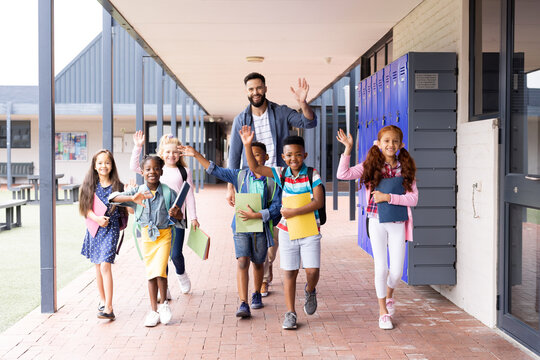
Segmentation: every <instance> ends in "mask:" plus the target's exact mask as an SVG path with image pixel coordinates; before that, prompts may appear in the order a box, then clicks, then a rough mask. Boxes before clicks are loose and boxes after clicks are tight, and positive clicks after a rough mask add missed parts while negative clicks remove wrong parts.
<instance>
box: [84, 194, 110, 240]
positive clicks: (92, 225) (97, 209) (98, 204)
mask: <svg viewBox="0 0 540 360" xmlns="http://www.w3.org/2000/svg"><path fill="white" fill-rule="evenodd" d="M92 211H93V212H94V214H96V215H97V216H103V215H105V213H106V212H107V205H105V204H104V203H103V201H101V200H100V199H99V197H98V196H97V195H96V194H94V203H93V205H92ZM86 228H87V229H88V232H89V233H90V236H92V237H93V238H94V237H96V234H97V231H98V229H99V224H98V223H97V222H95V221H94V220H92V219H90V218H89V217H87V218H86Z"/></svg>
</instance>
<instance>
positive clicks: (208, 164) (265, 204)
mask: <svg viewBox="0 0 540 360" xmlns="http://www.w3.org/2000/svg"><path fill="white" fill-rule="evenodd" d="M252 149H253V154H254V156H255V159H256V160H257V162H258V163H259V164H260V165H264V163H265V161H266V160H268V155H267V153H266V146H265V145H264V144H262V143H259V142H254V143H253V144H252ZM180 154H181V155H183V156H192V157H194V158H195V159H196V160H197V161H198V162H199V163H200V164H201V165H202V166H203V167H204V168H205V169H206V172H207V173H208V174H210V175H213V176H215V177H217V178H218V179H221V180H223V181H226V182H228V183H231V184H233V186H234V187H235V189H236V192H237V195H239V196H238V197H237V206H236V209H237V210H236V214H235V217H234V219H233V222H232V225H231V227H232V229H233V238H234V249H235V253H236V259H237V260H238V268H237V273H236V281H237V286H238V296H239V297H240V302H241V303H240V307H239V308H238V311H237V312H236V316H238V317H241V318H246V317H250V316H251V310H250V307H249V304H248V300H247V296H248V281H249V263H250V260H251V262H252V263H253V285H254V288H255V292H254V293H253V294H252V297H251V307H252V308H253V309H260V308H262V307H263V306H264V305H263V303H262V296H261V285H262V280H263V275H264V267H263V264H264V260H265V259H266V253H267V251H268V247H270V246H273V245H274V240H273V237H272V228H273V223H276V222H278V221H279V218H280V208H281V188H280V187H279V186H277V185H276V183H275V182H274V180H273V179H272V178H267V177H265V176H262V175H260V174H257V173H253V172H252V171H250V170H249V169H246V170H240V169H225V168H222V167H220V166H217V165H216V164H215V163H214V162H212V161H208V160H207V159H206V158H205V157H204V156H202V155H201V154H200V153H199V152H198V151H196V150H195V149H193V148H192V147H191V146H181V147H180ZM253 194H258V195H259V196H258V197H259V198H260V202H258V201H257V200H259V199H253V197H254V196H253ZM255 198H257V196H255ZM256 202H258V203H259V204H260V208H261V209H260V210H259V209H258V208H257V210H258V211H254V205H253V204H255V203H256ZM240 203H244V204H248V205H246V207H245V208H244V209H242V208H241V207H240V208H239V204H240ZM249 204H252V206H249ZM240 221H242V223H240ZM257 223H259V224H257ZM260 223H262V231H260V232H245V231H254V230H253V229H254V228H253V227H252V226H254V227H255V229H257V230H260V229H261V227H260V226H258V225H260ZM246 225H247V226H246ZM255 231H256V230H255Z"/></svg>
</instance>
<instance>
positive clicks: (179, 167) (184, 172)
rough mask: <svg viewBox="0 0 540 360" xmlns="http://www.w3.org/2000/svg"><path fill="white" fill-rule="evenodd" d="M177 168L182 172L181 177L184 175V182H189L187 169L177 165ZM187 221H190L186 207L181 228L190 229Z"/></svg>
mask: <svg viewBox="0 0 540 360" xmlns="http://www.w3.org/2000/svg"><path fill="white" fill-rule="evenodd" d="M176 167H178V170H179V171H180V175H182V180H183V181H186V182H187V170H186V168H185V167H183V166H181V165H176ZM187 219H188V216H187V205H186V207H185V211H184V218H183V219H182V220H180V228H182V229H187V227H188V222H187Z"/></svg>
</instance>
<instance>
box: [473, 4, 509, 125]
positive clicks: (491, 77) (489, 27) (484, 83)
mask: <svg viewBox="0 0 540 360" xmlns="http://www.w3.org/2000/svg"><path fill="white" fill-rule="evenodd" d="M470 29H471V31H470V49H469V52H470V57H469V59H470V62H469V66H470V67H469V71H470V82H471V83H470V89H469V90H470V93H469V108H470V118H471V120H480V119H485V118H492V117H496V116H498V114H499V57H500V44H501V0H472V1H471V2H470Z"/></svg>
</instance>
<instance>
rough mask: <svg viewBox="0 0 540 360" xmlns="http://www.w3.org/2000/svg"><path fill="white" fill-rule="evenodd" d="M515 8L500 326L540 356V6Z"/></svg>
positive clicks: (517, 2) (530, 1)
mask: <svg viewBox="0 0 540 360" xmlns="http://www.w3.org/2000/svg"><path fill="white" fill-rule="evenodd" d="M510 5H511V6H510V14H511V16H510V17H509V20H510V21H509V31H508V32H507V33H508V34H509V39H508V40H509V41H508V42H507V43H508V44H509V48H508V54H509V55H510V56H508V57H507V59H509V66H508V71H509V72H510V74H509V76H507V77H506V79H507V81H508V83H507V86H506V96H507V101H506V104H507V109H506V111H505V117H506V121H505V123H506V126H505V131H506V133H505V151H504V153H503V154H504V155H503V156H504V169H505V174H504V177H503V184H502V191H503V200H504V202H503V207H502V209H501V210H502V212H503V214H504V217H503V219H504V224H505V225H504V252H503V257H504V259H503V269H502V270H503V271H502V272H501V276H502V278H503V279H502V280H503V290H504V291H503V293H502V296H503V298H502V299H501V300H502V306H501V308H500V313H499V316H500V317H499V320H500V321H499V322H500V324H499V325H500V327H501V328H502V329H504V330H505V331H507V332H509V333H510V334H511V335H513V336H514V337H516V338H518V339H519V340H520V341H521V342H523V343H525V344H526V345H527V346H529V347H530V348H532V349H534V351H536V352H540V320H539V306H540V22H539V21H538V17H537V14H539V13H540V2H539V1H534V0H514V1H513V2H512V3H511V4H510Z"/></svg>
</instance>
